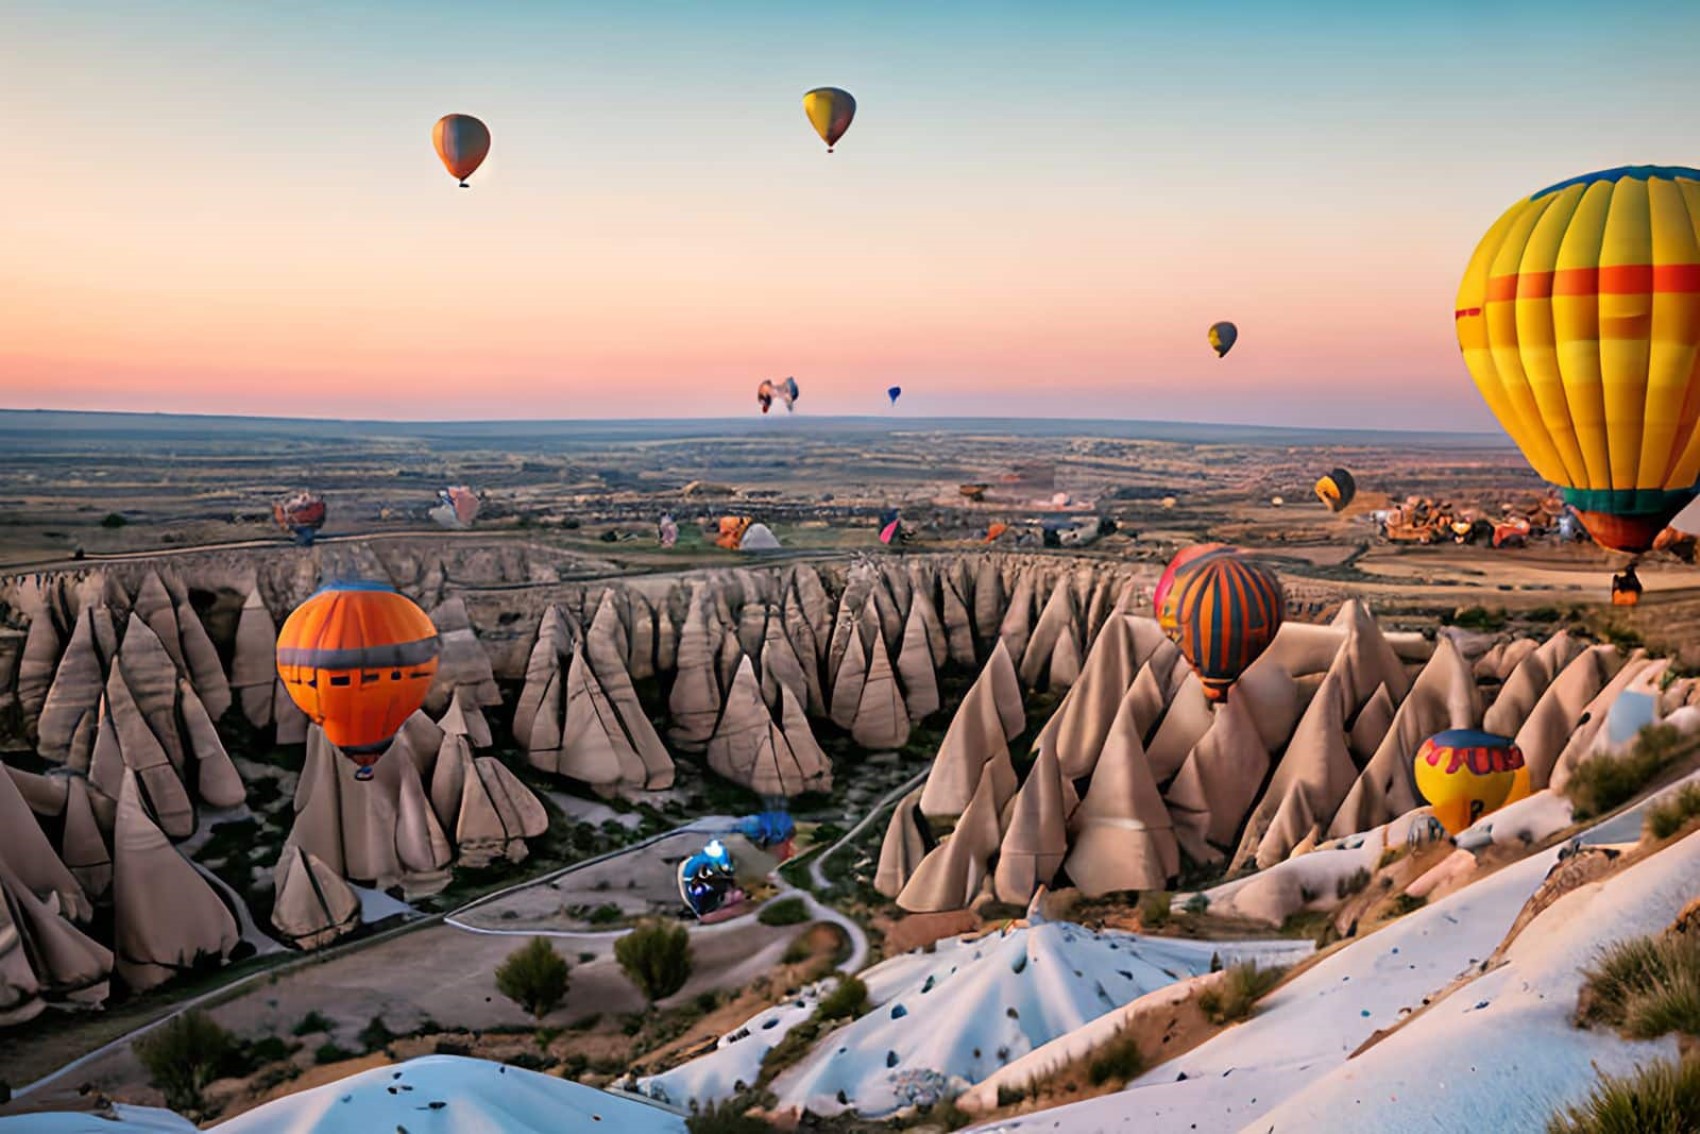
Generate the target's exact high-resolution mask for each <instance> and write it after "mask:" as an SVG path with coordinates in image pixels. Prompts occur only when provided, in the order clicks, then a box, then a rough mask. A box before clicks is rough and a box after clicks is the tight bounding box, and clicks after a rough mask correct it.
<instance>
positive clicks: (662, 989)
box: [614, 921, 691, 1004]
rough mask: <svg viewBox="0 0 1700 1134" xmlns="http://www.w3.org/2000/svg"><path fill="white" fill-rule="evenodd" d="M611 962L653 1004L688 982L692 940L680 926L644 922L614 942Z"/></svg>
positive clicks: (658, 922) (662, 922) (661, 922)
mask: <svg viewBox="0 0 1700 1134" xmlns="http://www.w3.org/2000/svg"><path fill="white" fill-rule="evenodd" d="M614 959H615V960H616V961H618V962H620V968H622V969H624V970H625V973H626V976H628V977H630V978H631V982H632V983H633V984H635V985H637V986H638V990H639V991H640V992H642V993H643V995H644V997H645V998H646V999H647V1000H648V1001H649V1002H650V1003H651V1004H653V1003H655V1002H656V1001H657V1000H661V999H663V998H665V997H668V996H671V995H673V994H674V993H675V992H677V991H679V990H680V989H681V988H683V987H685V982H686V981H687V980H690V979H691V937H690V934H689V933H687V932H686V931H685V927H684V926H682V925H669V924H668V923H666V922H664V921H647V922H644V923H643V924H641V925H639V926H638V927H637V928H636V929H634V930H632V931H631V932H630V933H628V934H626V935H625V936H624V937H622V938H620V939H619V940H618V941H616V942H614Z"/></svg>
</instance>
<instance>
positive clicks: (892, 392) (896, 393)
mask: <svg viewBox="0 0 1700 1134" xmlns="http://www.w3.org/2000/svg"><path fill="white" fill-rule="evenodd" d="M885 396H886V397H888V398H890V399H891V404H892V405H896V404H897V399H898V398H900V397H902V396H903V387H902V386H893V387H892V388H891V389H889V390H887V391H886V392H885Z"/></svg>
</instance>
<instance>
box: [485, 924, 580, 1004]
mask: <svg viewBox="0 0 1700 1134" xmlns="http://www.w3.org/2000/svg"><path fill="white" fill-rule="evenodd" d="M569 971H570V970H569V969H568V968H567V962H566V961H564V960H562V959H561V955H560V954H559V953H557V952H555V949H554V947H553V946H551V945H550V944H549V941H548V939H547V938H544V937H533V938H532V939H531V940H530V941H528V942H526V943H525V944H524V945H521V946H520V947H519V948H518V949H515V950H514V951H513V952H512V953H509V954H508V959H507V960H505V961H503V962H502V963H501V964H500V965H498V966H497V968H496V991H498V992H500V993H501V994H502V995H503V996H505V997H507V998H508V999H509V1000H512V1001H513V1002H514V1003H515V1004H518V1005H519V1006H520V1007H521V1008H524V1009H525V1010H526V1011H527V1012H529V1013H531V1015H532V1016H534V1017H536V1018H537V1019H539V1020H541V1019H542V1018H543V1017H545V1016H547V1015H548V1014H549V1013H550V1012H553V1011H554V1010H555V1009H556V1007H558V1006H559V1005H560V1003H561V1001H562V1000H564V999H566V995H567V985H568V983H569V977H568V973H569Z"/></svg>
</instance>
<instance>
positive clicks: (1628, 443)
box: [1454, 166, 1700, 554]
mask: <svg viewBox="0 0 1700 1134" xmlns="http://www.w3.org/2000/svg"><path fill="white" fill-rule="evenodd" d="M1697 230H1700V171H1697V170H1693V169H1687V168H1682V167H1662V166H1625V167H1622V168H1619V169H1608V170H1604V171H1601V172H1599V173H1589V174H1585V175H1583V176H1581V177H1575V178H1571V179H1570V180H1568V181H1561V182H1559V183H1558V184H1557V185H1553V186H1550V187H1549V188H1546V189H1543V190H1541V191H1540V192H1539V193H1536V194H1534V195H1533V196H1531V197H1529V198H1527V199H1525V200H1522V201H1519V202H1517V204H1515V205H1513V206H1511V208H1510V209H1509V210H1507V212H1506V213H1505V215H1503V216H1502V217H1500V218H1499V220H1498V221H1497V222H1495V224H1494V226H1493V227H1492V228H1491V229H1489V230H1488V233H1487V235H1486V236H1484V237H1483V238H1482V240H1481V243H1480V244H1478V245H1477V246H1476V251H1475V254H1474V255H1473V256H1472V257H1471V258H1470V263H1469V267H1468V268H1466V269H1465V271H1464V279H1463V282H1462V283H1461V284H1460V285H1459V287H1458V302H1457V308H1456V310H1455V312H1454V320H1455V322H1456V324H1457V329H1458V345H1459V347H1460V348H1461V349H1462V350H1463V353H1464V362H1465V365H1466V366H1468V367H1469V370H1470V375H1471V377H1473V378H1474V379H1475V381H1476V386H1477V388H1478V389H1479V390H1480V391H1481V393H1482V398H1483V399H1484V400H1485V401H1486V402H1487V404H1488V408H1489V409H1490V410H1492V411H1493V415H1494V417H1496V418H1498V419H1499V424H1500V426H1501V427H1502V428H1503V429H1504V430H1505V431H1506V432H1507V433H1508V434H1510V435H1511V439H1512V440H1513V441H1515V442H1516V443H1517V447H1518V448H1519V449H1521V450H1522V451H1523V456H1524V457H1525V458H1526V459H1527V460H1528V462H1529V463H1530V464H1531V465H1533V466H1534V469H1535V471H1536V472H1538V473H1540V475H1541V476H1543V477H1545V478H1546V479H1547V480H1549V481H1551V482H1552V483H1553V484H1555V485H1557V486H1558V487H1559V488H1560V489H1561V490H1562V492H1563V494H1564V498H1565V500H1566V501H1567V502H1568V503H1570V504H1571V505H1572V506H1574V507H1575V508H1576V511H1577V513H1578V515H1579V516H1580V518H1581V521H1582V524H1583V526H1584V527H1586V528H1587V530H1588V533H1589V534H1590V535H1592V536H1593V537H1594V540H1595V542H1597V543H1599V544H1600V545H1601V546H1602V547H1606V548H1610V549H1612V550H1616V551H1625V552H1630V553H1632V554H1639V553H1641V552H1644V551H1646V550H1647V549H1648V548H1650V547H1651V546H1652V543H1653V540H1654V538H1655V537H1657V535H1658V534H1659V532H1660V531H1662V530H1663V529H1664V527H1665V525H1666V524H1668V523H1669V522H1670V520H1671V518H1672V517H1673V516H1675V515H1676V513H1677V512H1679V511H1680V510H1681V509H1682V508H1683V506H1684V505H1685V504H1687V503H1688V501H1690V500H1691V499H1693V498H1694V496H1695V495H1696V492H1697V489H1696V481H1697V480H1700V429H1697V425H1700V368H1697V367H1696V366H1695V365H1694V361H1695V352H1696V350H1697V349H1700V234H1697Z"/></svg>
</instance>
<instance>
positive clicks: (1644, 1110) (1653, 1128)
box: [1547, 1058, 1700, 1134]
mask: <svg viewBox="0 0 1700 1134" xmlns="http://www.w3.org/2000/svg"><path fill="white" fill-rule="evenodd" d="M1696 1115H1700V1059H1693V1058H1690V1059H1685V1060H1683V1061H1682V1062H1680V1063H1670V1062H1667V1061H1662V1060H1661V1061H1659V1062H1656V1063H1649V1064H1647V1065H1646V1066H1644V1067H1642V1068H1641V1069H1640V1070H1638V1071H1636V1072H1635V1074H1633V1075H1627V1076H1625V1077H1623V1078H1617V1077H1615V1076H1611V1075H1607V1076H1603V1077H1601V1079H1600V1081H1599V1083H1598V1085H1596V1086H1595V1087H1594V1089H1593V1091H1592V1092H1591V1093H1590V1094H1589V1096H1588V1099H1587V1101H1586V1102H1584V1103H1582V1104H1581V1105H1579V1106H1572V1107H1566V1108H1565V1109H1564V1110H1563V1111H1561V1112H1560V1113H1558V1114H1555V1115H1553V1116H1552V1119H1551V1120H1550V1121H1548V1122H1547V1134H1693V1131H1694V1130H1695V1129H1696V1125H1695V1116H1696Z"/></svg>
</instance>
